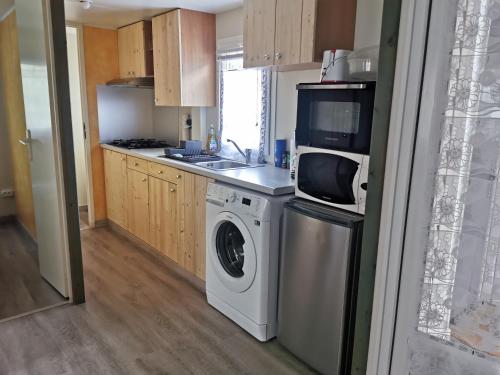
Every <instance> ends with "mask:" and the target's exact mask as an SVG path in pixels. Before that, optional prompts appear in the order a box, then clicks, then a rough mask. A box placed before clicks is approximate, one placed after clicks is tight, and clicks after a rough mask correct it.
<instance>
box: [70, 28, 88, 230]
mask: <svg viewBox="0 0 500 375" xmlns="http://www.w3.org/2000/svg"><path fill="white" fill-rule="evenodd" d="M66 26H68V27H72V28H74V29H76V35H77V43H78V68H79V71H80V72H79V76H80V77H79V79H80V97H81V107H82V121H83V126H84V128H85V135H86V136H85V138H84V150H85V169H86V172H87V190H88V191H87V206H88V213H89V227H90V228H95V207H94V183H93V178H92V148H91V144H90V133H89V125H88V124H89V112H88V105H87V79H86V74H85V50H84V45H83V26H82V24H81V23H76V22H71V21H68V22H66Z"/></svg>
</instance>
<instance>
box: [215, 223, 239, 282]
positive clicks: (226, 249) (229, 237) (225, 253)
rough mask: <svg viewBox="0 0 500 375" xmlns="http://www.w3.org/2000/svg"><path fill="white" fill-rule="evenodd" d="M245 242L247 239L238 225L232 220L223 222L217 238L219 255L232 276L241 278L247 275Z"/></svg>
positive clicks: (216, 243) (216, 244) (222, 263)
mask: <svg viewBox="0 0 500 375" xmlns="http://www.w3.org/2000/svg"><path fill="white" fill-rule="evenodd" d="M244 244H245V239H244V238H243V235H242V234H241V232H240V230H239V229H238V227H237V226H236V225H234V224H233V223H231V222H230V221H226V222H224V223H222V224H221V226H220V227H219V229H218V230H217V237H216V239H215V246H216V248H217V257H218V258H219V261H220V263H221V265H222V267H223V268H224V269H225V270H226V272H227V273H228V274H229V275H231V276H232V277H236V278H241V277H243V276H244V275H245V272H244V271H243V265H244V263H245V251H244V250H243V245H244Z"/></svg>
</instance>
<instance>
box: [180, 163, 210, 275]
mask: <svg viewBox="0 0 500 375" xmlns="http://www.w3.org/2000/svg"><path fill="white" fill-rule="evenodd" d="M181 181H182V182H181V186H182V194H183V198H182V203H183V208H182V212H181V215H180V224H181V237H180V243H179V246H180V257H179V263H180V264H181V266H182V267H183V268H185V269H186V270H188V271H189V272H191V273H194V274H195V275H196V276H198V277H199V278H200V279H202V280H205V251H206V246H205V242H206V238H205V233H206V229H205V195H206V193H207V186H208V183H209V182H210V181H213V180H211V179H209V178H207V177H203V176H199V175H195V174H193V173H188V172H183V174H182V179H181Z"/></svg>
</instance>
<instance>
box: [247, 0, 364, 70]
mask: <svg viewBox="0 0 500 375" xmlns="http://www.w3.org/2000/svg"><path fill="white" fill-rule="evenodd" d="M273 7H274V9H273ZM244 13H245V15H244V22H245V25H244V41H243V44H244V66H245V67H247V68H249V67H260V66H269V65H276V66H289V65H297V64H310V63H314V62H321V61H322V59H323V51H325V50H329V49H347V50H352V49H353V47H354V27H355V23H356V0H271V1H266V0H245V3H244ZM271 38H273V39H272V40H271Z"/></svg>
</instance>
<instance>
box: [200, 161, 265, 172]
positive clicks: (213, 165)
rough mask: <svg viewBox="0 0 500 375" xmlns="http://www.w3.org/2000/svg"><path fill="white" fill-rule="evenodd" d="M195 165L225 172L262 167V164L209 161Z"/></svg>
mask: <svg viewBox="0 0 500 375" xmlns="http://www.w3.org/2000/svg"><path fill="white" fill-rule="evenodd" d="M195 165H197V166H199V167H203V168H207V169H213V170H217V171H225V170H229V169H243V168H255V167H261V166H262V165H260V164H247V163H242V162H239V161H234V160H219V161H207V162H200V163H196V164H195Z"/></svg>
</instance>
